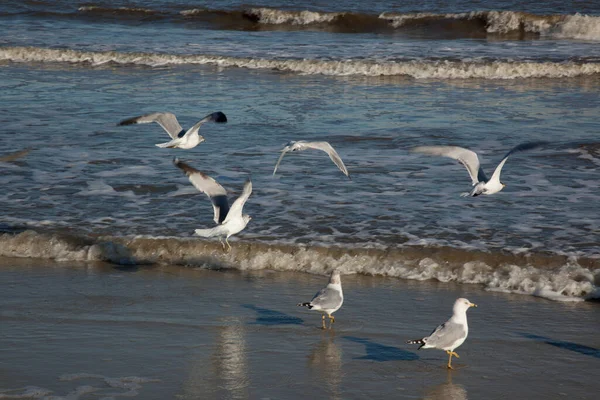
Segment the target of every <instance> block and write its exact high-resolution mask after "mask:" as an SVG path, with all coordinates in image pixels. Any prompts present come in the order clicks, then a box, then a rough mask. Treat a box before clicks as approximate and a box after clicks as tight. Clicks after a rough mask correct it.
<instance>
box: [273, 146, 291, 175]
mask: <svg viewBox="0 0 600 400" xmlns="http://www.w3.org/2000/svg"><path fill="white" fill-rule="evenodd" d="M287 152H288V150H286V149H283V150H282V151H281V155H280V156H279V159H278V160H277V164H275V169H274V170H273V176H275V172H277V168H278V167H279V164H280V163H281V160H282V159H283V156H285V153H287Z"/></svg>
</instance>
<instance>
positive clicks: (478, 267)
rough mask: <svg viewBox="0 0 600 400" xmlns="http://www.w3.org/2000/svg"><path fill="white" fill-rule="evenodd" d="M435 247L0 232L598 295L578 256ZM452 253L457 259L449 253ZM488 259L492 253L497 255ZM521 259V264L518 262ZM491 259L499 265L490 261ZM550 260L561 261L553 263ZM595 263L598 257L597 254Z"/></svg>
mask: <svg viewBox="0 0 600 400" xmlns="http://www.w3.org/2000/svg"><path fill="white" fill-rule="evenodd" d="M478 254H480V253H468V252H466V251H462V250H461V251H460V252H459V253H457V251H456V250H450V249H449V250H448V251H447V252H445V251H442V250H439V249H438V250H434V249H427V248H423V249H415V248H408V249H404V250H402V249H397V250H393V249H391V250H390V249H387V250H377V249H343V248H327V247H298V246H286V245H267V244H262V243H258V242H238V243H235V244H234V245H233V251H232V252H231V253H223V252H222V249H221V245H220V244H219V243H218V242H210V241H205V240H200V239H182V238H174V237H161V238H157V237H101V238H99V239H98V240H91V239H84V238H76V237H61V236H57V235H48V234H39V233H36V232H33V231H25V232H23V233H20V234H17V235H9V234H4V235H1V236H0V256H5V257H33V258H45V259H56V260H62V261H108V262H112V263H117V264H153V263H166V264H178V265H192V266H200V267H208V268H234V269H240V270H262V269H271V270H277V271H303V272H309V273H315V274H327V273H328V272H329V271H331V270H332V269H336V268H337V269H339V270H340V271H342V272H343V273H345V274H354V273H359V274H366V275H383V276H391V277H397V278H402V279H411V280H420V281H423V280H437V281H440V282H458V283H465V284H479V285H483V286H484V287H485V288H486V289H488V290H496V291H503V292H509V293H521V294H528V295H535V296H540V297H545V298H548V299H551V300H561V301H582V300H585V299H591V298H600V290H599V288H598V287H596V286H595V283H596V282H597V281H598V279H600V268H598V267H595V266H592V267H589V268H586V267H583V266H582V265H580V264H579V263H578V260H577V259H576V258H574V257H571V258H567V257H562V258H560V257H559V259H558V260H557V259H547V258H545V259H542V260H541V261H540V260H538V261H536V262H535V263H532V262H531V261H532V259H530V258H527V257H526V256H523V257H517V256H512V258H507V257H504V258H502V257H500V256H498V257H496V258H494V257H492V258H490V257H488V256H486V255H485V254H483V253H481V256H480V255H478ZM450 260H452V261H450ZM490 260H494V261H493V262H491V261H490ZM517 261H518V262H519V263H520V264H522V265H517ZM490 264H493V265H490ZM547 264H552V265H556V266H549V265H547ZM591 265H597V263H594V262H592V263H591Z"/></svg>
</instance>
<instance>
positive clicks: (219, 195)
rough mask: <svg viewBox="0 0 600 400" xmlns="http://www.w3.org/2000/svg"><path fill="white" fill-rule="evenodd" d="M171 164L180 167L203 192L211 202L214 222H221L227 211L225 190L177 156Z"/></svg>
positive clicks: (227, 203)
mask: <svg viewBox="0 0 600 400" xmlns="http://www.w3.org/2000/svg"><path fill="white" fill-rule="evenodd" d="M173 164H175V166H176V167H177V168H179V169H181V170H182V171H183V172H184V173H185V174H186V175H187V177H188V178H189V180H190V182H191V183H192V185H194V187H195V188H196V189H198V190H199V191H201V192H202V193H205V194H206V195H207V196H208V197H209V198H210V201H211V202H212V205H213V210H214V217H213V219H214V220H215V223H217V224H220V223H222V222H223V221H224V220H225V219H226V218H227V215H228V213H229V202H228V201H227V191H226V190H225V188H224V187H223V186H221V185H219V183H218V182H217V181H215V180H214V179H213V178H211V177H210V176H208V175H206V174H205V173H203V172H200V171H198V170H197V169H195V168H192V167H190V166H189V165H188V164H186V163H184V162H183V161H179V159H178V158H175V159H173Z"/></svg>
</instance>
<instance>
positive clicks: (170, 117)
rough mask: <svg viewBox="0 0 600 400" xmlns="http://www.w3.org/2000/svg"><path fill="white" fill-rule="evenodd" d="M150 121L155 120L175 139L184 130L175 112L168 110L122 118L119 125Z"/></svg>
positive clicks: (183, 132)
mask: <svg viewBox="0 0 600 400" xmlns="http://www.w3.org/2000/svg"><path fill="white" fill-rule="evenodd" d="M151 122H156V123H157V124H159V125H160V126H162V128H163V129H164V130H165V131H166V132H167V133H168V134H169V136H171V138H172V139H177V138H178V137H181V136H183V134H185V131H184V130H183V128H182V127H181V125H179V122H178V121H177V117H176V116H175V114H171V113H168V112H165V113H159V112H157V113H151V114H146V115H141V116H139V117H133V118H128V119H124V120H123V121H121V122H119V124H118V125H119V126H122V125H132V124H149V123H151Z"/></svg>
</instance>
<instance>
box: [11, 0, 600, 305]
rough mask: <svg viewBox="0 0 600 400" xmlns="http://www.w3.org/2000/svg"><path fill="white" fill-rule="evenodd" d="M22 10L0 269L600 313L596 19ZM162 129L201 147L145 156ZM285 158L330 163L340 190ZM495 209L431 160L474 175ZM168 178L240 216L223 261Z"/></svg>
mask: <svg viewBox="0 0 600 400" xmlns="http://www.w3.org/2000/svg"><path fill="white" fill-rule="evenodd" d="M330 3H332V2H326V1H306V2H297V1H295V2H288V1H268V2H262V3H257V4H253V5H247V4H243V3H241V2H219V3H218V4H215V3H214V2H202V1H193V2H192V1H187V0H178V1H167V0H157V1H144V2H141V1H127V2H121V1H96V2H88V1H86V2H71V1H25V2H10V3H9V4H5V3H3V4H2V5H0V33H1V34H0V86H1V90H2V96H0V110H1V112H0V120H1V121H0V122H1V124H0V170H1V171H2V174H1V175H0V185H1V186H2V187H3V188H4V190H2V191H1V192H0V204H2V216H1V219H0V224H1V225H0V226H1V227H2V230H3V231H4V232H6V233H5V234H3V235H2V236H1V237H0V256H11V257H14V256H16V257H39V258H52V259H57V260H63V261H85V260H108V261H112V262H115V263H122V264H123V263H124V264H128V263H157V262H164V263H172V264H183V265H196V266H197V265H199V266H203V265H208V266H210V267H214V266H226V267H230V268H239V269H274V270H297V271H306V272H311V273H318V274H324V273H327V272H328V271H329V270H331V269H332V268H334V267H336V268H340V269H341V270H342V271H343V272H344V273H346V274H352V273H361V274H373V275H386V276H391V277H400V278H405V279H414V280H429V279H436V280H439V281H443V282H448V281H456V282H459V283H464V284H468V283H477V284H480V285H482V287H484V288H485V289H488V290H497V291H505V292H512V293H518V294H530V295H537V296H542V297H547V298H550V299H555V300H574V301H580V300H585V299H593V298H598V297H600V292H599V290H598V286H600V284H599V282H600V261H599V259H600V246H599V237H600V236H599V233H600V214H599V213H598V210H599V209H600V194H599V192H598V182H599V178H600V176H599V173H598V166H599V165H600V144H599V141H598V131H599V128H600V123H599V122H598V112H599V110H600V97H599V96H598V87H600V86H599V84H600V7H599V6H598V5H596V4H594V3H593V2H587V1H586V2H584V1H581V2H579V1H576V2H558V1H540V2H528V3H527V4H521V2H516V1H494V2H491V1H485V2H480V1H455V2H442V1H426V2H421V1H420V2H410V1H409V2H402V4H398V3H397V2H391V1H375V2H355V1H340V2H335V4H330ZM152 111H170V112H173V113H175V114H176V115H177V116H178V118H179V120H180V122H181V124H182V125H183V126H184V127H186V126H191V125H192V124H193V123H195V122H196V121H198V120H199V119H200V118H202V117H203V116H204V115H206V114H208V113H210V112H214V111H222V112H224V113H225V114H226V115H227V117H228V123H227V124H221V125H217V124H207V125H204V126H203V127H202V129H201V134H202V135H203V136H204V137H205V138H206V141H205V142H204V143H202V144H201V145H199V146H198V147H196V148H194V149H191V150H179V149H159V148H157V147H155V146H154V144H155V143H162V142H165V141H166V140H167V138H168V137H167V135H166V134H165V133H164V132H163V131H162V129H161V128H160V127H159V126H158V125H155V124H153V125H134V126H117V123H118V122H119V121H120V120H122V119H125V118H129V117H133V116H137V115H141V114H144V113H147V112H152ZM290 140H327V141H329V142H330V143H331V144H332V145H333V146H334V147H335V148H336V149H337V151H338V152H339V154H340V156H341V157H342V159H343V160H344V161H345V163H346V165H347V167H348V169H349V172H350V176H351V177H352V180H348V179H347V178H345V177H344V176H343V175H342V174H341V173H340V172H339V171H338V170H337V168H336V167H335V166H334V165H333V163H331V162H330V160H329V159H328V158H327V156H326V155H324V154H322V153H319V152H304V153H297V154H296V153H294V154H289V155H287V156H286V157H285V158H284V160H283V162H282V164H281V166H280V169H279V171H278V173H277V175H276V176H274V177H273V176H272V171H273V167H274V165H275V162H276V160H277V158H278V155H279V150H281V148H282V147H283V146H284V145H285V144H286V143H287V142H288V141H290ZM532 140H545V141H548V142H549V144H548V145H547V146H545V147H543V148H541V149H539V150H535V151H532V152H529V153H525V154H516V155H514V156H511V158H510V159H509V160H508V162H507V164H506V166H505V168H504V170H503V175H502V178H503V179H502V180H503V182H505V183H506V184H507V187H506V188H505V189H504V190H503V191H502V192H500V193H498V194H496V195H494V196H489V197H478V198H463V197H460V194H461V193H462V192H465V191H468V190H469V189H470V185H469V183H470V182H469V179H468V176H467V173H466V171H465V170H464V168H463V167H462V166H461V165H459V164H458V163H455V162H454V161H453V160H450V159H445V158H436V157H428V156H423V155H418V154H414V153H411V152H410V149H411V148H413V147H416V146H422V145H445V144H448V145H457V146H463V147H469V148H471V149H473V150H475V151H477V152H478V153H479V155H480V157H481V159H482V165H483V166H484V169H485V170H486V171H487V172H488V174H489V173H491V171H492V170H493V168H494V167H495V165H496V164H497V163H498V162H499V161H500V159H501V158H502V156H503V155H504V154H505V152H506V151H508V150H509V149H510V148H511V147H513V146H515V145H517V144H519V143H521V142H524V141H532ZM174 157H179V158H180V159H181V160H184V161H186V162H188V163H189V164H190V165H192V166H193V167H195V168H197V169H199V170H201V171H203V172H205V173H207V174H209V175H210V176H213V177H214V178H215V179H217V180H218V181H219V182H220V183H221V184H222V185H223V186H225V187H226V188H227V189H228V190H230V192H231V195H232V196H237V195H238V194H239V193H240V192H241V188H242V185H243V182H244V181H245V179H246V178H248V177H251V179H252V181H253V186H254V191H253V193H252V196H251V197H250V199H249V201H248V202H247V204H246V207H245V211H246V212H247V213H248V214H250V215H251V216H252V217H253V219H252V221H251V222H250V224H249V225H248V227H247V228H246V229H245V230H244V231H243V232H241V233H240V234H238V235H237V236H236V237H235V238H234V239H232V243H233V247H234V250H233V251H232V253H230V254H222V253H221V252H220V245H219V244H218V242H217V243H215V242H212V241H207V240H204V239H197V238H194V237H193V235H192V234H193V232H194V229H197V228H203V227H211V226H213V221H212V207H211V205H210V202H209V201H208V199H207V198H206V197H205V196H204V195H203V194H200V193H198V192H197V191H196V190H195V189H194V188H193V187H192V186H191V185H190V183H189V182H188V180H187V178H186V177H185V176H183V175H182V174H181V172H180V171H179V170H178V169H177V168H175V167H174V166H173V165H172V159H173V158H174Z"/></svg>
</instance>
